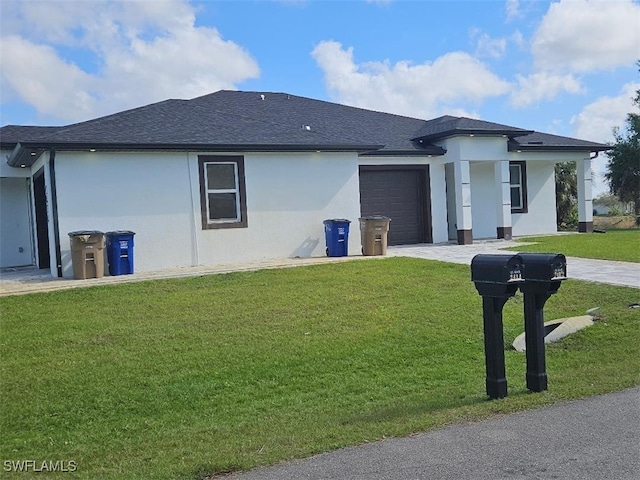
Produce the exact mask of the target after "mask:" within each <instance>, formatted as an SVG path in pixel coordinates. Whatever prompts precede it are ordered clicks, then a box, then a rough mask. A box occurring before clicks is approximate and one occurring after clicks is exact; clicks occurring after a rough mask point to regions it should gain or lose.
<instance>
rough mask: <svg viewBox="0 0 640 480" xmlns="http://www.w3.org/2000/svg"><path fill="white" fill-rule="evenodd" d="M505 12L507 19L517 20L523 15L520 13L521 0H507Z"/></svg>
mask: <svg viewBox="0 0 640 480" xmlns="http://www.w3.org/2000/svg"><path fill="white" fill-rule="evenodd" d="M504 9H505V13H506V14H507V21H508V22H510V21H512V20H516V19H519V18H521V17H522V14H521V13H520V2H519V0H507V1H506V2H505V5H504Z"/></svg>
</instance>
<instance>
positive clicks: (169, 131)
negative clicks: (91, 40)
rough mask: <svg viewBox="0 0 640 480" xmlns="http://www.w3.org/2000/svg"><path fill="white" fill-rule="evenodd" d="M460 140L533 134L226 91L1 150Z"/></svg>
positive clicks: (19, 158)
mask: <svg viewBox="0 0 640 480" xmlns="http://www.w3.org/2000/svg"><path fill="white" fill-rule="evenodd" d="M462 134H484V135H506V136H508V137H509V138H510V139H512V140H511V141H515V138H519V139H522V138H526V137H523V135H532V134H534V132H532V131H530V130H523V129H520V128H515V127H509V126H506V125H500V124H497V123H491V122H485V121H482V120H474V119H470V118H465V117H452V116H444V117H439V118H436V119H433V120H429V121H425V120H421V119H416V118H410V117H404V116H400V115H393V114H390V113H382V112H376V111H372V110H365V109H362V108H355V107H348V106H345V105H340V104H336V103H331V102H325V101H321V100H314V99H310V98H305V97H299V96H296V95H289V94H286V93H269V92H238V91H228V90H222V91H219V92H216V93H212V94H209V95H204V96H202V97H197V98H194V99H191V100H165V101H163V102H159V103H153V104H151V105H146V106H143V107H139V108H135V109H132V110H126V111H124V112H120V113H116V114H113V115H108V116H105V117H100V118H96V119H94V120H89V121H86V122H81V123H76V124H73V125H67V126H63V127H21V126H14V125H10V126H6V127H3V128H1V129H0V146H2V148H14V147H15V146H16V145H20V148H18V149H16V150H15V151H14V154H13V155H12V157H11V160H10V162H11V163H10V164H11V165H18V164H20V163H29V161H31V162H32V161H34V156H33V155H31V152H36V153H37V154H38V155H39V152H41V151H42V150H43V149H47V148H56V149H76V150H77V149H90V148H95V149H105V150H108V149H110V150H142V149H156V150H157V149H173V150H184V149H190V150H200V151H216V150H217V151H222V150H225V151H282V150H292V151H309V150H325V151H326V150H332V151H357V152H360V153H361V154H366V155H403V156H409V155H443V154H444V153H445V150H444V149H442V148H441V147H439V146H436V145H434V144H433V143H432V142H434V141H436V140H440V139H443V138H446V137H450V136H453V135H462ZM534 135H535V134H534ZM540 135H542V134H540ZM536 138H537V137H536ZM545 138H547V137H545ZM519 139H518V140H517V141H521V140H519ZM564 140H565V143H566V145H560V144H559V143H557V144H549V148H552V147H553V146H554V145H555V146H556V147H557V148H560V149H566V148H567V147H570V148H574V149H584V148H585V147H587V149H588V148H589V147H590V146H599V147H602V145H600V144H594V143H591V142H583V141H578V140H573V139H566V138H565V139H564ZM543 141H544V139H543ZM587 144H588V145H587ZM510 145H511V144H510ZM545 145H546V144H545ZM591 150H593V148H591ZM36 158H37V157H36Z"/></svg>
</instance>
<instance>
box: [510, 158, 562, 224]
mask: <svg viewBox="0 0 640 480" xmlns="http://www.w3.org/2000/svg"><path fill="white" fill-rule="evenodd" d="M527 203H528V206H529V208H528V212H527V213H514V214H512V216H511V219H512V222H513V235H514V236H522V235H540V234H547V233H556V232H557V231H558V228H557V225H556V186H555V173H554V163H553V162H551V161H529V162H527Z"/></svg>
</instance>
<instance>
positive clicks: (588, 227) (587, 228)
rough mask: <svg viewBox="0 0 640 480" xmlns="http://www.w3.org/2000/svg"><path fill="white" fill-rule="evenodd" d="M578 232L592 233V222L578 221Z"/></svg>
mask: <svg viewBox="0 0 640 480" xmlns="http://www.w3.org/2000/svg"><path fill="white" fill-rule="evenodd" d="M578 232H580V233H593V222H578Z"/></svg>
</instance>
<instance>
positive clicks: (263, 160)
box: [56, 152, 360, 277]
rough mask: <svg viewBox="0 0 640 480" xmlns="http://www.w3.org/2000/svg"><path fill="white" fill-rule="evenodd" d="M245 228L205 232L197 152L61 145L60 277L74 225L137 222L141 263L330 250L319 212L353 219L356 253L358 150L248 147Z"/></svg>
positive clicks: (140, 267)
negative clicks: (255, 150)
mask: <svg viewBox="0 0 640 480" xmlns="http://www.w3.org/2000/svg"><path fill="white" fill-rule="evenodd" d="M244 162H245V178H246V190H247V199H246V200H247V219H248V228H230V229H217V230H203V229H202V226H201V220H200V219H201V216H200V215H201V214H200V212H201V210H200V186H199V176H198V154H197V153H186V152H185V153H135V154H134V153H131V154H127V153H110V154H107V153H90V152H74V153H68V152H58V153H57V155H56V182H57V195H58V214H59V231H60V243H61V249H62V269H63V276H65V277H70V276H72V265H71V252H70V242H69V237H68V232H71V231H74V230H101V231H104V232H106V231H111V230H132V231H134V232H135V233H136V235H135V247H134V257H135V260H134V263H135V270H136V271H153V270H160V269H166V268H177V267H188V266H195V265H213V264H224V263H233V262H246V261H252V260H261V259H268V258H282V257H296V256H300V257H308V256H323V255H325V240H324V226H323V224H322V222H323V220H325V219H328V218H347V219H349V220H351V221H352V222H353V223H352V225H351V231H350V235H349V252H350V253H352V254H353V253H359V252H360V235H359V229H358V224H357V218H358V216H359V210H360V208H359V184H358V168H357V156H356V155H355V154H351V155H346V154H322V155H321V154H315V153H314V154H312V153H308V154H281V155H277V154H246V155H245V156H244Z"/></svg>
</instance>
